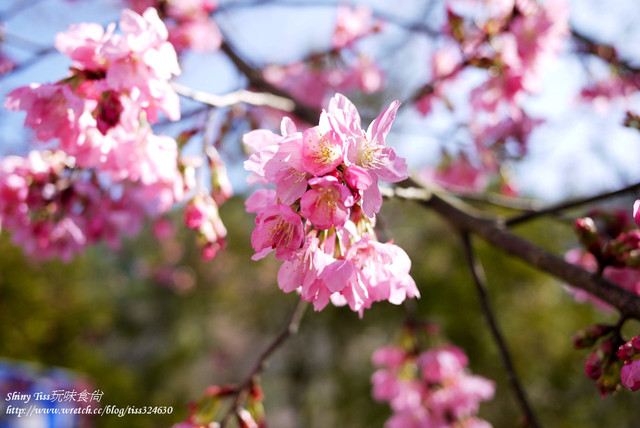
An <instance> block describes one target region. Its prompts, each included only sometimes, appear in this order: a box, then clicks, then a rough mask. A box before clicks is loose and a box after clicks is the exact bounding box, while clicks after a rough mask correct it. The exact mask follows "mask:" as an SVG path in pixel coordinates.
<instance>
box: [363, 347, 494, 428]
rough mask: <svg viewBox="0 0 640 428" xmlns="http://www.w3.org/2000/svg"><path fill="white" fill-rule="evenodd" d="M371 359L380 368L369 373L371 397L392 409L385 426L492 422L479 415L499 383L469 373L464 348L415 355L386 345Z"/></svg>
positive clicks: (485, 424)
mask: <svg viewBox="0 0 640 428" xmlns="http://www.w3.org/2000/svg"><path fill="white" fill-rule="evenodd" d="M373 363H374V365H376V366H378V367H380V368H379V369H378V370H377V371H376V372H375V373H374V374H373V375H372V377H371V382H372V384H373V397H374V398H375V399H376V400H378V401H387V402H389V405H390V406H391V409H392V411H393V415H392V416H391V418H390V419H389V420H388V421H387V423H386V424H385V427H417V428H421V427H450V426H456V427H457V426H465V427H466V426H469V427H472V426H478V427H486V426H490V425H489V424H488V423H486V422H485V421H482V420H481V419H478V418H477V417H476V414H477V413H478V409H479V403H480V402H481V401H486V400H490V399H491V398H493V394H494V391H495V384H494V383H493V382H491V381H490V380H488V379H485V378H483V377H480V376H476V375H471V374H469V372H468V369H467V364H468V361H467V357H466V355H465V354H464V352H463V351H462V350H461V349H459V348H457V347H455V346H451V345H450V346H445V347H440V348H433V349H430V350H428V351H426V352H423V353H421V354H419V355H417V353H413V352H409V351H405V350H403V349H401V348H395V347H384V348H381V349H380V350H378V351H376V352H375V353H374V357H373Z"/></svg>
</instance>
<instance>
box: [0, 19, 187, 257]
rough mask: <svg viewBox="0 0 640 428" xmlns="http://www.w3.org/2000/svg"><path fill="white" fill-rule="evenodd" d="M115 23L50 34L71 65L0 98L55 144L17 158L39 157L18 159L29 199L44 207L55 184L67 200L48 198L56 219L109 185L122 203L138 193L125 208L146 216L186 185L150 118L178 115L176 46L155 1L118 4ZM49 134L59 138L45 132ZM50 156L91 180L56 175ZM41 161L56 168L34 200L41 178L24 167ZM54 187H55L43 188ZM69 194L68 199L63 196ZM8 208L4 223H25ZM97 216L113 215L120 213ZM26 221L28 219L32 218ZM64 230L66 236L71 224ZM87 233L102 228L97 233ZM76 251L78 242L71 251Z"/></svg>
mask: <svg viewBox="0 0 640 428" xmlns="http://www.w3.org/2000/svg"><path fill="white" fill-rule="evenodd" d="M119 27H120V30H121V32H120V33H116V31H115V24H111V25H109V26H108V27H107V28H106V29H104V28H103V27H102V26H101V25H98V24H88V23H84V24H78V25H73V26H71V27H70V29H69V30H68V31H66V32H63V33H60V34H58V35H57V37H56V41H55V45H56V47H57V49H58V50H59V51H60V52H62V53H63V54H65V55H66V56H67V57H69V58H70V59H71V60H72V61H73V64H72V67H71V74H70V75H69V76H68V77H67V78H65V79H63V80H61V81H59V82H56V83H53V84H36V83H34V84H31V85H30V86H25V87H20V88H18V89H15V90H13V91H12V92H11V93H10V94H9V95H8V97H7V100H6V103H5V106H6V107H7V108H8V109H9V110H24V111H26V119H25V125H26V126H28V127H31V128H33V129H34V131H35V132H34V136H35V139H36V141H37V142H38V143H39V144H40V145H41V146H44V147H45V148H47V149H53V150H55V151H56V154H55V155H54V156H49V155H44V154H43V155H41V156H40V157H41V159H44V160H42V161H38V162H36V163H35V164H34V163H33V161H32V160H29V161H27V160H23V161H22V163H23V164H25V165H37V166H35V167H31V166H28V167H25V170H26V171H30V172H27V173H25V174H22V177H23V180H26V186H27V187H26V188H25V189H24V190H23V192H27V193H29V194H30V203H31V204H32V205H33V204H36V205H37V204H41V205H42V206H46V205H47V204H48V202H49V199H48V198H49V197H50V196H51V195H54V197H57V196H56V195H57V193H56V192H58V191H59V190H61V189H63V190H64V192H62V196H63V197H64V198H66V199H65V203H58V204H55V206H56V209H55V211H56V215H55V216H52V217H51V218H50V219H49V220H50V221H52V222H54V223H55V224H56V225H58V226H60V227H67V226H68V225H69V224H70V223H76V224H77V223H78V221H79V220H78V218H77V217H78V216H79V215H84V216H88V215H89V216H90V215H91V214H90V213H89V212H88V211H87V210H88V208H86V206H91V205H92V204H93V203H97V199H99V198H98V197H97V196H95V194H94V193H95V192H98V193H100V192H105V189H107V188H108V187H109V185H110V186H111V187H112V190H111V195H110V196H108V197H107V199H108V200H111V201H118V203H125V202H126V195H127V194H131V193H135V197H136V198H138V199H137V201H136V203H132V204H130V206H129V207H128V210H129V211H131V210H132V209H134V208H138V209H139V210H140V212H141V215H150V216H155V215H158V214H160V213H163V212H165V211H167V210H168V209H169V208H170V207H171V206H173V204H174V203H176V202H179V201H181V200H182V199H183V197H184V191H185V187H186V186H188V185H189V184H188V182H187V181H185V179H184V178H185V177H184V174H183V173H182V172H181V171H180V169H179V165H178V163H179V159H178V145H177V143H176V141H175V140H174V139H173V138H170V137H167V136H159V135H155V134H154V133H153V130H152V129H151V125H150V124H151V123H155V122H156V121H157V120H158V117H159V114H160V113H161V112H162V113H164V114H165V115H166V116H167V117H168V118H169V119H171V120H177V119H179V118H180V105H179V100H178V95H177V94H176V92H175V91H174V90H173V89H172V87H171V85H170V83H169V79H170V78H171V77H172V76H174V75H177V74H179V73H180V68H179V66H178V62H177V56H176V53H175V50H174V49H173V47H172V46H171V44H170V43H169V42H168V41H167V36H168V35H167V29H166V27H165V26H164V24H163V23H162V21H161V20H160V19H159V17H158V14H157V13H156V11H155V9H148V10H146V11H145V12H144V13H143V15H138V14H137V13H135V12H133V11H131V10H124V11H123V12H122V15H121V19H120V24H119ZM54 139H55V140H57V141H55V142H51V141H50V140H54ZM31 156H32V158H35V156H36V155H31ZM58 158H61V159H64V160H63V161H61V162H62V163H64V164H65V165H67V169H70V170H71V171H72V172H71V175H72V176H73V177H80V176H82V177H84V176H91V177H92V179H91V180H88V182H89V183H92V184H91V185H88V184H84V185H83V186H82V187H80V186H78V185H77V183H78V181H77V180H76V181H73V180H72V181H73V183H71V184H68V185H67V184H60V183H58V181H59V180H63V181H64V182H66V181H68V177H66V175H67V172H66V170H65V171H62V166H61V162H58V161H57V160H55V159H58ZM49 161H51V162H53V165H52V166H51V168H53V169H55V170H56V174H61V175H56V174H54V175H52V176H51V177H49V178H47V180H49V182H50V184H51V185H50V186H45V187H46V189H48V190H47V192H49V193H47V192H44V193H42V194H41V196H42V197H43V198H44V199H43V200H42V201H40V202H38V203H36V202H35V201H34V200H33V198H35V195H36V194H40V193H39V192H40V191H39V190H37V189H35V188H31V187H30V186H36V184H34V183H39V182H40V181H39V180H40V178H37V177H36V178H33V177H31V178H28V176H30V175H33V174H36V175H37V173H38V171H39V170H38V168H44V167H41V166H40V164H42V163H43V162H44V163H45V164H46V163H47V162H49ZM16 163H20V162H18V161H16V160H15V159H11V160H7V161H6V162H5V163H4V166H3V170H4V174H5V176H6V177H15V176H16V175H20V174H21V173H18V172H16V170H15V168H14V167H13V166H12V165H14V164H16ZM33 168H35V169H33ZM47 168H49V167H47ZM10 180H14V181H15V180H16V179H15V178H10ZM79 182H85V181H83V180H80V181H79ZM87 186H88V187H92V188H94V189H100V190H99V191H98V190H95V192H94V191H91V192H92V193H91V194H83V192H89V190H87ZM36 187H37V186H36ZM52 189H53V190H55V192H53V193H51V191H52ZM123 189H127V190H126V191H124V190H123ZM33 192H35V193H33ZM74 192H78V195H76V194H75V193H74ZM119 192H120V193H122V192H124V194H123V195H119ZM70 195H71V196H73V197H71V196H70ZM5 197H6V196H5ZM69 200H75V201H76V203H74V204H68V203H66V202H67V201H69ZM78 201H80V202H78ZM85 205H86V206H85ZM80 206H81V207H80ZM116 212H117V210H110V209H105V210H103V211H101V213H100V214H96V218H95V219H93V220H91V221H92V222H93V223H95V222H97V221H99V220H98V219H102V218H103V217H104V216H105V215H108V213H112V214H113V215H114V216H115V217H118V215H116V214H115V213H116ZM12 215H17V212H7V211H5V212H3V217H2V221H3V223H4V224H5V225H7V227H9V228H17V227H18V226H17V225H18V224H22V225H23V226H24V225H25V224H24V219H22V218H14V219H11V218H8V217H10V216H12ZM131 215H133V214H131ZM89 220H90V217H88V218H87V221H89ZM105 221H106V223H110V222H112V223H113V222H116V223H117V222H119V221H122V219H120V220H118V219H117V218H113V219H111V220H108V221H107V220H105ZM29 224H30V225H31V227H36V225H37V224H39V223H38V222H31V223H29ZM136 224H137V222H132V223H131V225H130V226H128V227H125V225H122V226H121V227H120V228H121V229H127V230H134V229H136V227H135V226H134V225H136ZM65 225H66V226H65ZM117 229H118V227H116V228H115V230H117ZM69 230H71V229H67V235H69V233H71V232H69ZM16 232H18V231H16ZM24 233H26V234H27V235H30V236H38V237H39V239H40V240H43V239H45V237H46V236H47V233H49V239H51V240H52V241H55V240H56V239H58V233H59V232H57V229H56V228H55V227H54V228H52V229H51V228H50V229H38V230H32V231H30V232H19V234H24ZM60 233H61V232H60ZM72 235H73V240H75V242H76V245H81V243H82V242H90V241H93V239H86V237H85V238H83V239H81V238H80V234H79V233H78V232H73V233H71V234H70V235H69V236H72ZM92 236H99V237H105V235H104V234H101V233H95V234H92ZM18 239H19V238H18ZM52 248H54V247H52ZM52 251H53V250H52ZM52 251H44V252H43V253H42V254H43V255H53V252H55V251H53V252H52ZM75 251H77V248H76V249H75V250H74V251H71V253H73V252H75ZM68 254H70V252H69V251H67V250H65V251H64V252H63V253H62V254H61V255H63V257H65V258H67V257H68Z"/></svg>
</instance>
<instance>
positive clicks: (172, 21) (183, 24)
mask: <svg viewBox="0 0 640 428" xmlns="http://www.w3.org/2000/svg"><path fill="white" fill-rule="evenodd" d="M126 3H128V4H129V6H130V7H131V8H132V9H133V10H134V11H136V12H138V13H142V12H143V11H144V10H146V9H147V8H149V7H153V8H156V9H157V10H159V11H160V14H161V18H162V19H163V21H164V22H165V23H166V25H167V28H168V30H169V42H171V44H173V47H174V48H175V49H176V51H177V52H178V53H182V52H183V51H184V50H186V49H192V50H194V51H196V52H210V51H215V50H217V49H218V48H219V47H220V44H221V43H222V34H221V33H220V29H219V28H218V26H217V25H216V23H215V21H214V20H213V19H212V18H211V13H212V12H213V11H215V10H216V9H217V8H218V2H217V1H216V0H126Z"/></svg>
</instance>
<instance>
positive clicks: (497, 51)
mask: <svg viewBox="0 0 640 428" xmlns="http://www.w3.org/2000/svg"><path fill="white" fill-rule="evenodd" d="M445 9H446V13H447V15H446V21H445V24H444V28H443V30H444V33H445V34H446V35H448V37H447V38H445V40H444V41H443V43H442V45H440V46H439V47H438V48H437V49H436V50H435V51H434V52H433V53H432V59H431V75H430V83H429V84H427V85H425V86H423V88H422V90H421V91H420V92H419V94H418V96H417V98H416V100H415V107H416V109H417V110H418V111H419V112H420V113H422V114H423V115H426V114H428V113H429V112H430V111H431V110H432V108H433V107H434V104H435V103H436V102H440V101H442V103H443V104H444V105H445V106H446V107H447V108H449V109H451V110H453V111H465V109H458V108H456V107H457V106H455V105H454V104H453V102H454V100H455V99H456V98H457V97H456V95H457V93H456V92H457V91H458V90H459V88H456V87H453V85H452V83H453V82H454V80H455V79H457V78H458V77H460V79H467V80H468V77H469V76H470V75H471V76H480V75H483V76H484V77H485V78H484V80H483V81H482V82H481V83H480V84H479V85H476V86H475V87H473V88H472V89H471V90H470V92H469V104H470V105H471V107H472V109H471V111H470V112H469V114H466V113H465V117H464V118H456V121H457V122H460V120H463V121H465V122H467V123H468V129H469V131H470V132H471V136H472V138H473V140H474V143H475V148H476V152H477V153H476V154H475V158H476V159H477V161H476V164H477V165H476V166H475V169H477V172H478V173H479V174H481V175H485V176H487V177H494V176H496V175H498V181H499V182H500V183H501V184H503V182H504V180H505V179H506V178H508V174H504V171H503V169H501V168H500V166H501V164H502V162H503V161H504V160H505V159H508V158H518V157H521V156H523V155H525V154H526V152H527V144H528V140H529V135H530V134H531V132H532V131H533V130H534V129H535V128H536V127H537V126H538V125H539V124H540V123H542V120H539V119H537V118H533V117H531V116H530V115H529V114H527V112H526V111H525V110H524V109H523V107H522V106H523V100H524V99H525V97H527V96H528V95H530V94H534V93H536V92H538V91H539V89H540V86H541V83H542V77H543V72H544V70H545V69H546V68H547V67H546V66H547V65H548V64H549V63H550V62H551V61H553V60H555V58H556V56H557V55H558V53H559V52H560V50H561V48H562V46H563V43H564V41H565V39H566V38H567V37H568V36H569V34H570V32H569V26H568V17H569V13H568V7H567V4H566V1H565V0H549V1H545V2H542V3H540V2H537V1H535V0H504V1H488V0H474V1H467V0H447V1H446V2H445ZM471 69H475V71H471ZM471 73H474V74H471ZM449 94H451V95H453V96H452V97H451V98H448V96H449ZM502 187H503V189H501V190H503V191H506V192H507V193H509V192H512V191H513V190H514V187H513V186H511V185H510V184H509V183H504V185H503V186H502Z"/></svg>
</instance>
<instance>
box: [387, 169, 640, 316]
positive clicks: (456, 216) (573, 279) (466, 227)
mask: <svg viewBox="0 0 640 428" xmlns="http://www.w3.org/2000/svg"><path fill="white" fill-rule="evenodd" d="M399 185H400V186H415V187H409V188H404V189H402V188H394V189H385V194H386V195H387V196H389V195H394V196H397V197H399V198H402V199H412V200H417V201H418V202H419V203H420V204H422V205H423V206H425V207H426V208H430V209H432V210H434V211H435V212H437V213H438V214H440V215H441V216H442V217H443V218H445V219H447V220H448V221H449V222H450V223H451V224H452V225H453V227H454V228H456V229H457V230H460V231H462V232H468V233H472V234H474V235H477V236H479V237H480V238H482V239H483V240H485V241H486V242H488V243H489V244H491V245H493V246H494V247H496V248H499V249H500V250H502V251H503V252H505V253H507V254H510V255H512V256H514V257H516V258H518V259H520V260H522V261H524V262H525V263H527V264H529V265H530V266H533V267H535V268H537V269H538V270H540V271H542V272H546V273H548V274H550V275H552V276H555V277H556V278H558V279H560V280H562V281H564V282H566V283H567V284H570V285H572V286H574V287H577V288H580V289H582V290H585V291H587V292H589V293H591V294H593V295H594V296H596V297H598V298H600V299H601V300H604V301H605V302H607V303H609V304H610V305H612V306H614V307H616V308H618V310H619V311H620V313H621V314H622V315H623V316H626V317H632V318H635V319H640V297H639V296H638V295H636V294H634V293H631V292H629V291H627V290H624V289H622V288H621V287H619V286H617V285H615V284H614V283H612V282H610V281H608V280H606V279H604V278H602V277H599V276H597V275H595V274H593V273H591V272H588V271H586V270H584V269H582V268H581V267H579V266H576V265H573V264H571V263H568V262H566V261H565V260H563V259H562V258H560V257H558V256H556V255H554V254H551V253H550V252H548V251H547V250H545V249H544V248H541V247H539V246H537V245H535V244H533V243H531V242H529V241H528V240H526V239H523V238H521V237H519V236H517V235H514V234H513V233H511V232H509V231H508V230H507V229H506V227H505V225H504V221H500V220H498V219H495V218H486V217H482V216H481V215H479V214H477V213H475V212H474V210H473V209H471V208H470V207H468V206H463V205H462V204H461V203H460V201H455V202H453V201H452V202H450V201H447V200H445V199H444V198H443V197H441V196H438V195H436V194H433V193H430V192H429V191H428V190H426V189H423V188H421V187H419V185H417V184H416V183H415V182H413V181H412V180H411V179H409V180H405V181H404V182H402V183H399Z"/></svg>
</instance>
